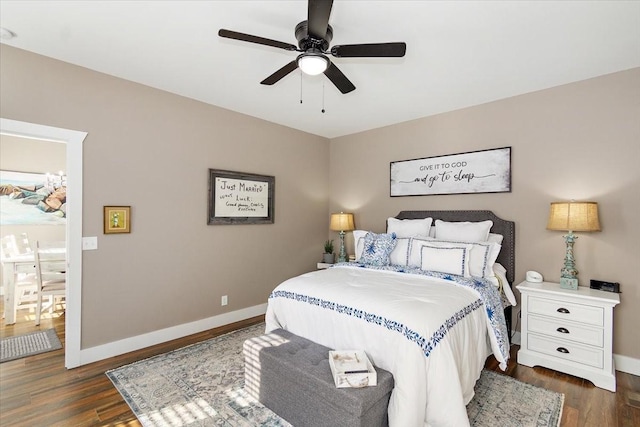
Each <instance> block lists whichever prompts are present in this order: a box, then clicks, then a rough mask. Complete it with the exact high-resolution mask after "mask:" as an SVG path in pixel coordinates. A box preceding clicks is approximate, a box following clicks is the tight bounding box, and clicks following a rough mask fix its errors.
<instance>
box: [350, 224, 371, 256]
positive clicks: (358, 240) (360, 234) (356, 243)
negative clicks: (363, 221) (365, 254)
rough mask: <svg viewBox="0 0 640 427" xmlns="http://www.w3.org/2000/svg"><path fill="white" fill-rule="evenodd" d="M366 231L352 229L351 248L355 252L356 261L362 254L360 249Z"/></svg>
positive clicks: (362, 245) (362, 246)
mask: <svg viewBox="0 0 640 427" xmlns="http://www.w3.org/2000/svg"><path fill="white" fill-rule="evenodd" d="M367 233H368V231H366V230H353V248H354V251H355V252H356V261H359V260H360V257H361V256H362V249H363V248H364V236H366V235H367Z"/></svg>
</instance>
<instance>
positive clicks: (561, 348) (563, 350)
mask: <svg viewBox="0 0 640 427" xmlns="http://www.w3.org/2000/svg"><path fill="white" fill-rule="evenodd" d="M556 351H559V352H560V353H565V354H569V350H567V349H566V348H564V347H558V348H556Z"/></svg>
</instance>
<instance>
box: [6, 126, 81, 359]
mask: <svg viewBox="0 0 640 427" xmlns="http://www.w3.org/2000/svg"><path fill="white" fill-rule="evenodd" d="M0 133H2V134H5V135H12V136H19V137H22V138H30V139H44V140H47V141H53V142H60V143H65V144H67V150H66V151H67V153H66V160H67V199H68V202H69V205H68V207H67V227H66V241H67V266H68V271H67V290H66V295H65V297H66V310H65V359H64V362H65V363H64V365H65V367H66V368H67V369H70V368H75V367H77V366H80V364H81V360H80V352H81V336H82V335H81V332H82V308H81V303H82V148H83V142H84V140H85V138H86V137H87V132H82V131H77V130H70V129H63V128H58V127H52V126H46V125H40V124H35V123H28V122H21V121H17V120H10V119H4V118H0Z"/></svg>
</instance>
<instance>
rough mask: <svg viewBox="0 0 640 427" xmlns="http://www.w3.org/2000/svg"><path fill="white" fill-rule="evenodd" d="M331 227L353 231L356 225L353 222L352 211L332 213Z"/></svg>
mask: <svg viewBox="0 0 640 427" xmlns="http://www.w3.org/2000/svg"><path fill="white" fill-rule="evenodd" d="M329 229H331V230H333V231H351V230H355V229H356V226H355V223H354V222H353V214H352V213H344V212H340V213H332V214H331V223H330V224H329Z"/></svg>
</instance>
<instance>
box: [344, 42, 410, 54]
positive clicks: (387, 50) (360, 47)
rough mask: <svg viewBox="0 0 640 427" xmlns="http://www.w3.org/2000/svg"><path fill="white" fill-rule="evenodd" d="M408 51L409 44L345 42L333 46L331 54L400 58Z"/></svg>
mask: <svg viewBox="0 0 640 427" xmlns="http://www.w3.org/2000/svg"><path fill="white" fill-rule="evenodd" d="M406 51H407V44H406V43H404V42H399V43H370V44H344V45H341V46H333V47H332V48H331V54H332V55H333V56H335V57H336V58H356V57H360V58H363V57H364V58H376V57H378V58H382V57H384V58H399V57H402V56H404V54H405V52H406Z"/></svg>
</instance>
